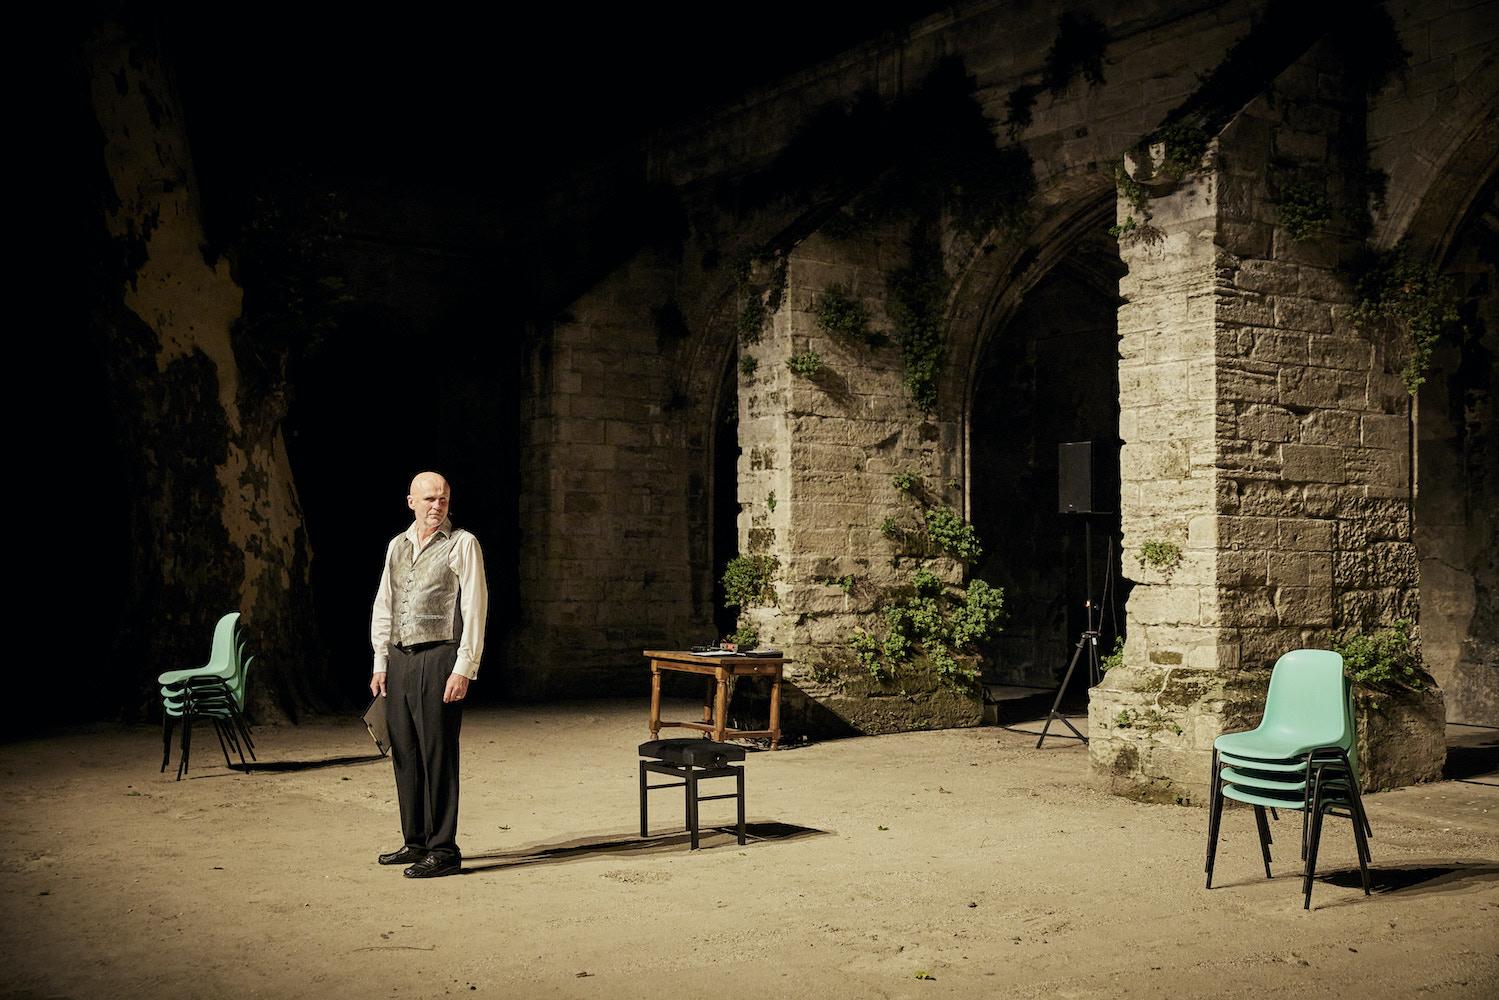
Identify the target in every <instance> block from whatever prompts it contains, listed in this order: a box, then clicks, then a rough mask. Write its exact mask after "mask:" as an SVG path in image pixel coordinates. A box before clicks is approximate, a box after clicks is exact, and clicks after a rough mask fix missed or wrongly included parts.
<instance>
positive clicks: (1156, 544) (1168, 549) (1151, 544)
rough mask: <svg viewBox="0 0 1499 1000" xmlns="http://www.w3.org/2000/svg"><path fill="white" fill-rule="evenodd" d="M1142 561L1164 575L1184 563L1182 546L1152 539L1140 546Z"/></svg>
mask: <svg viewBox="0 0 1499 1000" xmlns="http://www.w3.org/2000/svg"><path fill="white" fill-rule="evenodd" d="M1140 561H1141V562H1142V563H1144V564H1145V565H1147V566H1154V567H1155V568H1156V569H1158V570H1161V571H1162V572H1164V573H1169V572H1171V571H1172V570H1173V569H1175V568H1176V567H1177V566H1178V565H1179V564H1180V563H1181V561H1182V550H1181V546H1180V545H1177V544H1176V543H1175V542H1163V541H1160V540H1159V539H1155V538H1150V539H1147V540H1145V541H1144V542H1142V543H1141V544H1140Z"/></svg>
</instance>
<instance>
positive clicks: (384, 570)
mask: <svg viewBox="0 0 1499 1000" xmlns="http://www.w3.org/2000/svg"><path fill="white" fill-rule="evenodd" d="M404 540H405V539H404V538H400V537H397V538H393V539H391V542H390V544H389V545H387V546H386V547H385V561H384V563H383V565H382V566H381V567H380V586H379V587H378V588H377V589H376V590H375V606H374V608H373V609H372V610H371V611H370V645H371V646H373V647H374V650H375V666H374V669H373V670H372V671H370V672H371V674H380V673H384V672H385V667H386V664H387V663H388V662H389V660H390V620H391V610H390V556H391V552H392V551H393V550H394V549H395V547H396V545H397V544H399V543H400V542H402V541H404Z"/></svg>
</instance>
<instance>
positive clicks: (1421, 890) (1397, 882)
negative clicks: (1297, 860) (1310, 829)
mask: <svg viewBox="0 0 1499 1000" xmlns="http://www.w3.org/2000/svg"><path fill="white" fill-rule="evenodd" d="M1496 879H1499V864H1496V863H1494V862H1492V861H1430V862H1425V863H1422V862H1417V863H1415V864H1405V865H1398V866H1390V865H1370V866H1369V888H1371V889H1372V890H1373V891H1374V892H1376V893H1386V892H1399V893H1404V894H1406V895H1412V896H1416V895H1423V894H1425V893H1428V892H1452V891H1454V890H1457V889H1463V888H1466V887H1467V886H1468V885H1469V884H1471V883H1476V882H1493V881H1494V880H1496ZM1317 880H1318V881H1319V882H1326V883H1327V884H1328V885H1335V886H1338V887H1340V888H1343V889H1358V888H1361V887H1362V886H1363V883H1362V882H1361V881H1360V880H1359V873H1358V869H1357V868H1350V869H1347V870H1345V871H1337V872H1328V873H1327V874H1326V875H1319V876H1318V877H1317Z"/></svg>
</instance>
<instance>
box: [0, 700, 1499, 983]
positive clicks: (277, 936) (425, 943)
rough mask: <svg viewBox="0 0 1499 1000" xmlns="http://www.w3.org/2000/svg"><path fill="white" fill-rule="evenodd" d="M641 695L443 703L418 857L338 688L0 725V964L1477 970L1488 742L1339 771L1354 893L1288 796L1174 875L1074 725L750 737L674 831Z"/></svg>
mask: <svg viewBox="0 0 1499 1000" xmlns="http://www.w3.org/2000/svg"><path fill="white" fill-rule="evenodd" d="M679 717H680V716H679ZM644 721H645V706H644V705H643V704H636V703H628V704H622V703H592V704H583V705H568V706H557V707H542V708H535V709H525V710H522V709H501V710H483V711H472V712H470V713H469V717H468V718H467V720H466V721H465V727H464V775H463V782H464V786H463V788H464V790H463V819H462V824H461V827H460V840H461V843H462V845H463V848H464V851H465V854H466V858H465V867H466V871H465V873H464V874H463V875H462V876H459V877H452V878H446V879H434V880H429V881H413V880H410V879H403V878H402V877H401V875H400V872H399V870H398V869H392V868H381V867H378V866H376V865H375V864H374V858H375V855H376V854H377V853H378V852H380V851H382V850H389V849H392V848H393V847H395V846H398V844H399V840H400V837H399V833H398V824H397V821H396V816H395V804H394V788H393V784H392V780H391V775H390V765H389V763H388V761H386V760H383V759H380V758H370V756H369V754H370V752H371V750H372V745H371V744H370V742H369V741H368V738H367V737H366V735H365V734H364V731H363V727H362V725H361V724H360V723H359V722H358V721H357V720H327V721H322V722H316V723H309V724H304V725H302V726H299V727H263V728H261V729H259V730H257V732H256V739H257V741H258V743H259V745H260V748H261V758H262V760H263V761H264V762H266V763H267V764H271V765H276V766H279V767H281V768H282V769H280V770H266V771H260V772H257V773H251V774H244V773H239V772H235V771H230V770H227V769H225V768H224V766H223V758H222V756H217V759H215V758H216V755H217V754H218V749H217V746H216V745H214V744H212V743H211V741H210V742H209V743H207V744H204V743H200V744H199V747H198V753H197V755H196V756H195V766H194V768H193V769H192V771H191V772H190V774H189V777H188V779H187V780H184V781H181V782H176V781H173V780H172V777H173V774H172V771H171V770H169V771H168V773H167V774H165V775H159V774H158V773H157V771H156V766H157V764H158V763H159V760H160V758H159V746H160V743H159V735H158V733H157V732H156V731H154V730H152V729H149V728H136V729H122V728H119V727H109V728H98V729H94V730H90V731H87V732H81V733H77V734H74V735H70V736H66V737H62V738H57V739H53V740H50V741H47V742H34V743H21V744H11V745H7V746H3V747H0V773H3V775H4V782H5V788H6V791H7V792H8V794H7V795H6V797H5V805H4V806H3V807H0V889H3V896H0V920H3V940H4V949H5V955H4V957H5V962H4V969H5V974H4V978H3V980H0V995H4V996H8V997H37V998H42V997H49V998H50V997H71V998H80V1000H81V998H95V997H132V996H150V997H166V996H170V997H218V996H225V997H276V998H281V997H361V998H366V997H440V996H444V995H448V994H453V995H476V996H489V997H515V998H530V997H586V998H623V997H650V998H652V1000H659V998H676V997H694V996H696V997H710V996H713V997H725V998H749V997H755V998H758V997H795V998H803V997H806V998H817V1000H824V998H840V997H849V998H866V997H922V998H929V997H952V996H957V997H980V996H982V997H986V998H992V997H1094V996H1098V997H1103V996H1108V997H1164V996H1173V997H1182V996H1188V997H1206V996H1230V997H1233V996H1242V997H1255V998H1261V997H1263V996H1265V995H1267V991H1276V990H1281V989H1292V988H1294V989H1305V988H1307V987H1311V989H1310V992H1309V993H1308V994H1306V995H1315V996H1334V997H1358V998H1360V1000H1365V998H1373V997H1410V996H1415V995H1420V994H1426V995H1433V996H1441V997H1485V998H1488V997H1493V996H1495V995H1499V993H1496V989H1499V774H1495V773H1493V772H1489V773H1486V774H1485V773H1480V774H1477V775H1473V776H1471V779H1470V780H1469V781H1453V782H1445V783H1442V784H1436V785H1428V786H1423V787H1419V788H1413V789H1405V790H1401V791H1396V792H1387V793H1383V794H1379V795H1374V796H1370V797H1369V800H1368V808H1369V814H1370V818H1371V821H1372V823H1373V826H1374V832H1375V839H1374V841H1373V842H1372V848H1373V852H1374V864H1375V875H1374V878H1375V885H1376V892H1375V894H1374V896H1373V897H1372V898H1367V899H1366V898H1365V897H1364V896H1363V895H1362V892H1361V891H1360V889H1359V888H1358V882H1357V870H1356V868H1355V867H1354V853H1353V846H1352V837H1351V835H1350V831H1349V828H1348V824H1347V823H1346V822H1343V821H1333V822H1332V823H1331V824H1330V826H1329V828H1328V833H1327V836H1326V838H1325V841H1324V848H1323V858H1324V862H1323V865H1322V870H1323V872H1324V875H1323V877H1322V879H1321V880H1320V881H1319V882H1318V883H1317V886H1316V889H1315V892H1314V895H1313V899H1312V902H1313V906H1314V909H1313V910H1312V911H1311V912H1310V913H1307V912H1303V911H1302V909H1301V905H1300V893H1299V882H1298V880H1297V879H1296V878H1294V877H1293V876H1294V872H1295V870H1296V868H1297V866H1298V861H1297V858H1296V849H1295V844H1296V837H1297V833H1298V830H1299V826H1298V823H1297V819H1298V817H1296V816H1290V817H1285V816H1283V817H1282V820H1281V822H1280V823H1279V824H1278V825H1277V826H1276V827H1275V830H1276V837H1277V859H1276V864H1275V875H1276V877H1275V878H1274V879H1272V880H1266V879H1265V878H1264V875H1263V871H1262V870H1261V867H1260V862H1259V857H1258V847H1257V843H1256V840H1255V837H1254V832H1253V829H1254V823H1253V819H1252V816H1251V815H1250V814H1249V813H1248V812H1247V811H1233V812H1230V813H1229V814H1228V815H1227V816H1226V817H1225V821H1224V827H1225V830H1226V833H1227V839H1226V841H1225V842H1224V844H1223V845H1222V847H1221V848H1220V855H1219V866H1218V879H1217V882H1218V885H1217V887H1215V888H1214V889H1213V890H1211V891H1204V889H1203V887H1202V853H1203V843H1204V826H1205V814H1204V813H1203V812H1202V811H1200V810H1196V809H1184V808H1178V807H1171V806H1146V805H1139V804H1136V803H1132V802H1128V801H1125V800H1122V799H1118V798H1114V797H1111V796H1109V795H1107V794H1104V793H1102V792H1100V791H1098V790H1097V789H1095V788H1094V787H1093V786H1092V784H1091V782H1090V779H1089V775H1088V770H1087V762H1086V754H1085V751H1084V750H1083V749H1082V748H1081V747H1080V746H1079V745H1078V744H1076V743H1074V742H1072V741H1066V740H1056V741H1048V743H1047V746H1046V748H1045V749H1044V750H1041V751H1037V750H1035V749H1034V748H1033V747H1034V742H1035V741H1034V740H1033V739H1030V738H1027V737H1025V736H1021V735H1017V734H1014V733H1011V732H1007V731H1004V730H999V729H974V730H962V731H951V732H935V733H912V734H906V735H899V736H883V737H875V738H866V739H854V740H843V741H836V742H827V743H820V744H812V745H807V746H801V747H796V748H792V749H788V750H784V751H781V752H778V753H756V754H753V755H752V756H751V757H750V759H749V761H748V764H747V766H748V772H747V775H748V801H749V816H750V821H751V824H752V828H753V832H754V833H755V834H757V836H755V837H753V838H752V839H751V840H750V842H749V844H748V845H746V846H745V847H739V846H737V845H736V844H735V843H734V842H733V839H732V838H731V837H729V836H727V835H725V834H722V833H715V834H713V835H711V836H710V837H709V838H708V840H707V841H706V845H705V849H704V850H701V851H698V852H695V853H689V852H688V850H687V847H686V843H685V838H684V836H683V835H682V834H681V833H680V830H681V827H680V815H681V813H680V809H681V805H680V803H681V799H680V795H681V793H680V792H676V791H667V792H658V793H655V795H654V796H653V802H654V803H655V804H656V808H657V812H656V816H655V818H656V819H657V820H659V822H660V826H659V827H658V829H660V830H662V831H663V832H662V835H660V836H657V837H653V838H652V839H651V840H649V841H645V842H642V841H641V840H640V838H639V836H638V829H637V828H636V822H637V811H636V810H637V805H636V770H635V761H636V756H635V753H634V747H635V745H636V744H637V743H638V742H640V741H642V740H643V739H645V738H646V734H645V732H644V729H645V725H644ZM200 735H202V736H207V735H208V734H207V733H206V732H205V733H202V734H200ZM663 735H688V734H687V733H685V732H683V731H681V730H677V731H670V730H668V731H666V732H665V733H664V734H663ZM1492 736H1493V734H1492V733H1489V734H1487V736H1486V737H1485V738H1487V739H1490V741H1491V739H1492ZM174 763H175V755H174ZM703 809H704V818H705V821H711V822H724V823H726V822H729V821H730V819H731V817H732V813H733V803H732V802H714V803H708V804H705V805H704V806H703Z"/></svg>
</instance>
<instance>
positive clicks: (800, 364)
mask: <svg viewBox="0 0 1499 1000" xmlns="http://www.w3.org/2000/svg"><path fill="white" fill-rule="evenodd" d="M786 367H787V368H789V369H791V374H793V375H799V376H801V377H802V378H811V377H812V376H814V375H816V374H817V373H818V372H820V371H822V358H819V357H818V356H817V354H816V352H814V351H803V352H802V353H800V354H793V355H792V356H791V357H789V358H787V359H786Z"/></svg>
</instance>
